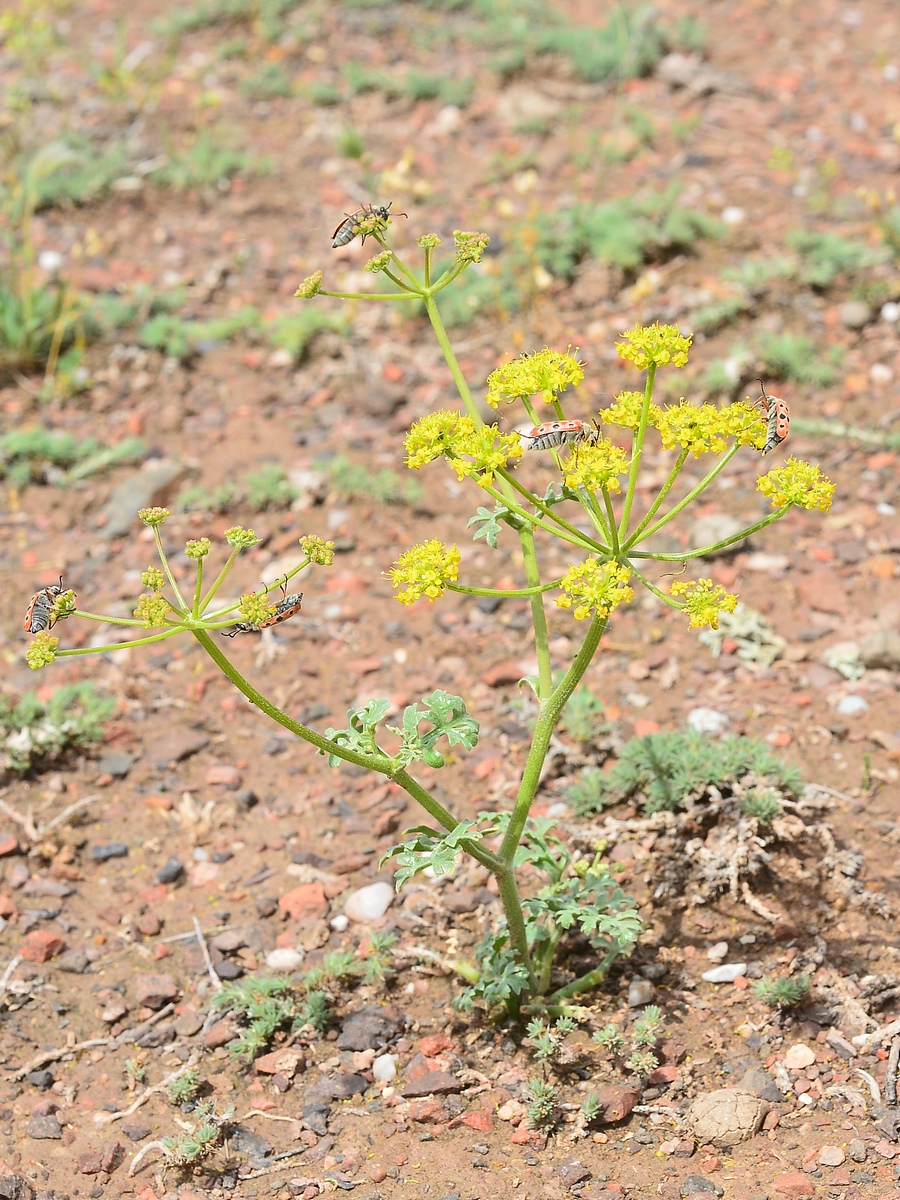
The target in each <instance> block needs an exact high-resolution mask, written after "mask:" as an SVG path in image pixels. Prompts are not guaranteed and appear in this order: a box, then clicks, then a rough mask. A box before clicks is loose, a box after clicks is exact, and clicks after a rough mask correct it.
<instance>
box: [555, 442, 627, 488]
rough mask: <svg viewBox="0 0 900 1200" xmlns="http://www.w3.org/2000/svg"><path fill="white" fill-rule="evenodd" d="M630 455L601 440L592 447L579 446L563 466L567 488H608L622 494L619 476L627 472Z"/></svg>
mask: <svg viewBox="0 0 900 1200" xmlns="http://www.w3.org/2000/svg"><path fill="white" fill-rule="evenodd" d="M628 465H629V460H628V455H627V454H626V453H625V451H624V450H622V449H620V447H619V446H614V445H613V443H612V442H610V441H607V439H606V438H601V439H600V441H599V442H597V443H596V445H593V446H577V447H576V448H575V450H574V451H573V452H572V454H571V455H570V456H569V459H568V461H567V462H566V464H565V467H564V476H565V481H566V487H570V488H577V487H586V488H590V490H591V491H594V492H596V491H598V490H599V489H601V488H605V489H606V490H607V491H609V492H618V491H620V490H621V489H620V487H619V476H620V475H624V474H625V473H626V472H627V471H628Z"/></svg>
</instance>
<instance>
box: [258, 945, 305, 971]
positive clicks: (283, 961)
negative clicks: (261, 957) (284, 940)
mask: <svg viewBox="0 0 900 1200" xmlns="http://www.w3.org/2000/svg"><path fill="white" fill-rule="evenodd" d="M303 959H304V954H303V952H302V950H293V949H291V947H290V946H283V947H282V948H281V949H279V950H270V951H269V953H268V954H267V955H266V966H267V967H271V969H272V970H273V971H296V970H297V968H298V967H299V966H300V964H301V963H302V962H303Z"/></svg>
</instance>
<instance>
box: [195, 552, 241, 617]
mask: <svg viewBox="0 0 900 1200" xmlns="http://www.w3.org/2000/svg"><path fill="white" fill-rule="evenodd" d="M240 552H241V547H240V546H235V547H234V548H233V550H232V551H231V553H230V554H229V555H228V559H227V560H226V562H225V566H224V567H223V568H222V570H221V571H220V572H219V573H218V575H217V576H216V578H215V580H214V582H213V585H212V587H211V588H210V589H209V591H208V592H207V593H206V595H205V596H204V597H203V599H202V601H201V602H200V611H201V612H206V610H207V609H208V608H209V602H210V600H212V598H213V596H215V594H216V592H217V591H218V590H219V588H220V587H221V586H222V584H223V583H224V582H225V580H226V578H227V577H228V573H229V572H230V570H231V568H232V567H233V566H234V564H235V560H236V559H237V556H238V555H239V554H240ZM216 615H217V616H221V613H217V614H216Z"/></svg>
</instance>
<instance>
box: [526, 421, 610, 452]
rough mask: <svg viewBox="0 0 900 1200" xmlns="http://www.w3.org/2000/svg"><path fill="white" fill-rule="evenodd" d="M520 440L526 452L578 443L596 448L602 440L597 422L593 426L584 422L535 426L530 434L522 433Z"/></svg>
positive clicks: (552, 422)
mask: <svg viewBox="0 0 900 1200" xmlns="http://www.w3.org/2000/svg"><path fill="white" fill-rule="evenodd" d="M519 438H520V440H521V442H522V445H523V446H524V448H525V449H526V450H550V449H552V448H553V447H554V446H570V445H572V444H578V443H583V444H586V445H588V446H595V445H596V444H597V442H598V441H599V440H600V427H599V425H598V424H597V423H596V421H595V422H593V424H591V425H588V424H586V423H585V422H584V421H546V422H545V423H544V424H543V425H535V426H534V428H533V429H532V430H531V431H530V432H529V433H520V434H519Z"/></svg>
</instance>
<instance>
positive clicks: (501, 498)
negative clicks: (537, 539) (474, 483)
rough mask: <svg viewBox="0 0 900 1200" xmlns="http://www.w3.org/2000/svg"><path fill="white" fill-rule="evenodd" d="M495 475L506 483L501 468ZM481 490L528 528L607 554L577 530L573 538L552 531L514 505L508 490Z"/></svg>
mask: <svg viewBox="0 0 900 1200" xmlns="http://www.w3.org/2000/svg"><path fill="white" fill-rule="evenodd" d="M495 473H496V474H497V475H499V476H500V477H501V478H502V479H503V480H504V483H505V482H506V479H505V474H504V471H503V468H502V467H501V468H499V469H498V470H497V471H496V472H495ZM513 486H515V485H513ZM482 490H483V491H485V492H487V494H488V495H489V496H493V497H494V499H495V500H496V501H497V502H498V503H500V504H502V505H503V506H504V507H505V508H508V509H509V511H510V512H513V513H515V514H516V516H517V517H521V518H522V520H523V521H524V522H525V523H526V524H527V525H528V527H529V528H532V527H534V528H537V529H543V530H544V531H545V532H546V533H549V534H552V535H553V537H557V538H559V539H560V540H561V541H563V542H569V543H571V545H573V546H578V547H579V548H580V549H582V550H593V551H594V552H595V553H597V554H606V553H608V551H607V549H606V547H605V546H601V545H600V544H599V543H596V542H594V540H593V538H589V537H587V536H586V535H585V534H583V533H580V532H579V531H578V530H577V529H576V530H575V536H573V535H571V534H569V533H567V532H566V531H565V530H564V529H554V528H553V526H552V525H547V524H546V523H545V522H544V521H541V520H539V519H538V518H537V517H536V516H535V515H534V513H530V512H527V511H526V510H525V509H524V508H522V507H521V506H520V505H518V504H516V502H515V500H513V498H512V497H511V496H510V495H509V490H510V489H507V491H506V493H504V492H500V491H498V490H497V489H496V488H493V487H486V488H483V489H482ZM550 516H551V518H552V519H553V520H556V518H555V517H553V514H552V513H551V514H550ZM573 528H574V527H573Z"/></svg>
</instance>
